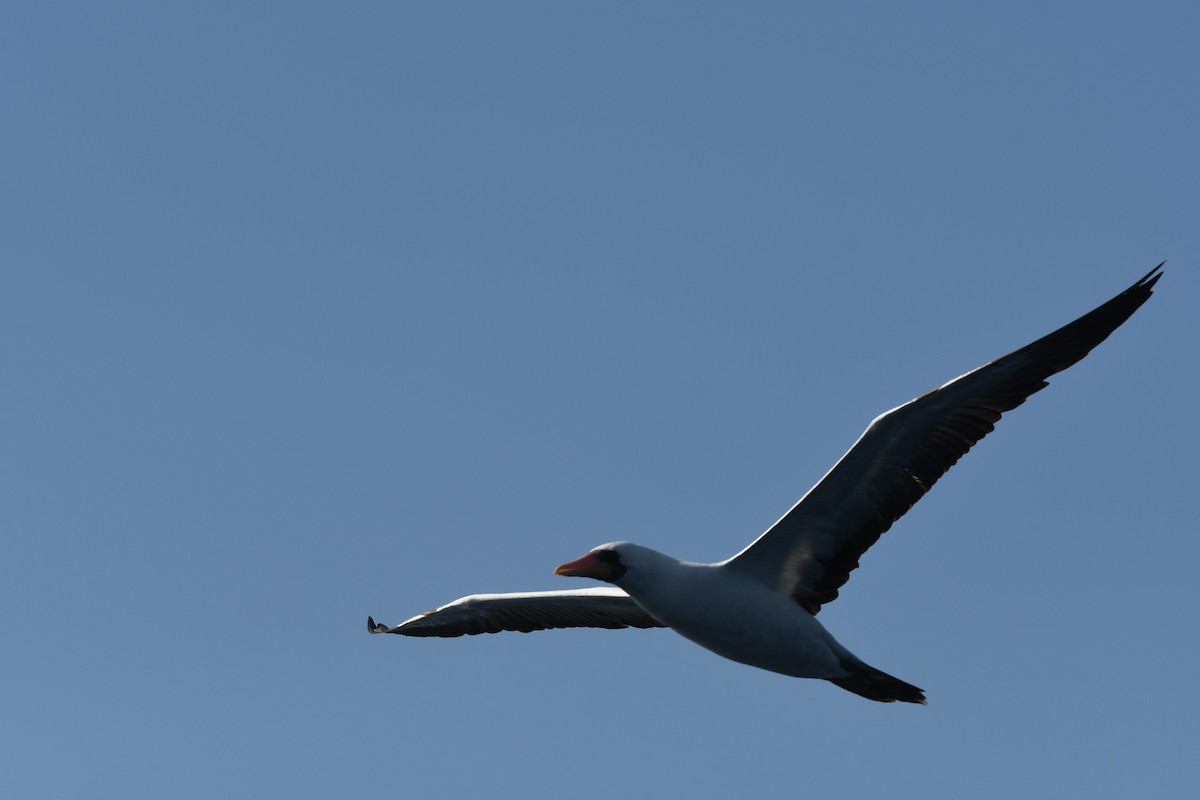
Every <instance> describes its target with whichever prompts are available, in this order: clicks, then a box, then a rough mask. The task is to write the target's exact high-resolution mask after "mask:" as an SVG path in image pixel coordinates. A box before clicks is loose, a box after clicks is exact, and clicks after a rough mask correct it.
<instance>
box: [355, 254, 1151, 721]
mask: <svg viewBox="0 0 1200 800" xmlns="http://www.w3.org/2000/svg"><path fill="white" fill-rule="evenodd" d="M1163 263H1164V264H1165V263H1166V262H1163ZM1162 266H1163V265H1162V264H1159V265H1158V266H1157V267H1155V268H1154V269H1153V270H1151V271H1150V272H1149V273H1147V274H1146V276H1145V277H1143V278H1142V279H1141V280H1139V281H1138V282H1137V283H1135V284H1134V285H1133V286H1131V287H1129V288H1128V289H1126V290H1125V291H1124V292H1122V293H1121V294H1119V295H1117V296H1116V297H1114V298H1113V299H1112V300H1109V301H1108V302H1107V303H1105V304H1104V305H1102V306H1100V307H1099V308H1097V309H1095V310H1094V311H1091V312H1090V313H1088V314H1085V315H1084V316H1082V317H1080V318H1079V319H1077V320H1075V321H1074V322H1072V323H1070V324H1069V325H1066V326H1064V327H1062V328H1059V329H1058V330H1056V331H1055V332H1054V333H1051V334H1050V335H1048V336H1045V337H1043V338H1041V339H1038V340H1037V341H1036V342H1033V343H1032V344H1029V345H1026V346H1025V347H1022V348H1021V349H1020V350H1017V351H1015V352H1012V353H1009V354H1008V355H1006V356H1003V357H1002V358H998V359H996V360H995V361H991V362H988V363H987V364H984V365H983V366H981V367H978V368H976V369H973V370H971V371H970V372H967V373H965V374H963V375H960V376H959V377H957V378H955V379H954V380H952V381H950V382H949V383H946V384H944V385H942V386H939V387H938V388H936V389H934V390H933V391H930V392H927V393H926V394H923V395H921V396H920V397H918V398H916V399H915V400H911V401H909V402H907V403H905V404H904V405H901V406H898V407H896V408H893V409H892V410H891V411H888V412H886V413H884V414H882V415H880V416H878V417H876V418H875V419H874V420H873V421H872V422H871V424H870V425H868V426H867V429H866V431H865V432H864V433H863V434H862V436H860V437H859V438H858V441H857V442H855V443H854V446H853V447H851V448H850V450H849V452H847V453H846V454H845V455H844V456H842V458H841V460H840V461H838V462H837V464H835V465H834V467H833V469H831V470H830V471H829V472H828V473H827V474H826V475H825V477H823V478H822V479H821V480H820V481H819V482H818V483H817V485H816V486H814V487H813V488H812V489H810V490H809V491H808V493H807V494H806V495H804V497H802V498H801V499H800V500H799V502H797V503H796V504H795V505H794V506H792V508H791V509H790V510H789V511H788V512H787V513H786V514H784V515H783V517H782V518H780V520H779V521H778V522H776V523H775V524H774V525H772V526H771V527H770V528H769V529H768V530H767V531H766V532H765V533H764V534H762V535H761V536H759V537H758V538H757V539H756V540H754V541H753V542H752V543H751V544H750V545H749V546H748V547H746V548H745V549H744V550H742V551H741V552H740V553H738V554H737V555H735V556H733V557H731V558H729V559H726V560H725V561H719V562H717V563H715V564H702V563H695V562H691V561H680V560H678V559H675V558H673V557H671V556H668V555H665V554H663V553H659V552H657V551H654V550H651V549H650V548H648V547H643V546H641V545H637V544H633V543H631V542H613V543H610V544H603V545H600V546H599V547H596V548H594V549H593V550H591V551H590V552H588V553H587V554H585V555H584V556H582V557H581V558H578V559H576V560H574V561H570V562H568V563H566V564H563V565H561V566H560V567H558V568H557V569H556V570H555V573H556V574H558V575H567V576H575V577H582V578H595V579H597V580H600V581H605V582H607V583H609V584H612V586H605V587H597V588H589V589H575V590H567V591H555V592H518V593H509V594H476V595H470V596H469V597H463V598H460V599H458V600H455V601H454V602H452V603H449V604H448V605H444V606H441V607H440V608H437V609H434V610H433V611H427V612H425V613H424V614H418V615H417V616H415V617H412V618H411V619H408V620H406V621H404V622H402V623H400V624H399V625H397V626H395V627H388V626H387V625H382V624H379V623H377V622H375V620H374V619H372V618H370V617H368V618H367V630H369V631H370V632H371V633H397V634H402V635H405V636H443V637H446V636H462V635H464V634H476V633H496V632H499V631H524V632H528V631H536V630H545V629H548V628H673V629H674V630H675V631H676V632H678V633H679V634H681V635H683V636H685V637H686V638H688V639H690V640H692V641H693V642H695V643H696V644H698V645H700V646H701V647H705V648H707V649H709V650H711V651H713V652H714V653H717V654H718V655H722V656H725V657H726V658H729V659H732V660H734V661H738V662H741V663H743V664H749V665H751V666H754V667H760V668H762V669H765V670H770V671H772V672H779V673H782V674H784V675H791V676H794V677H797V678H823V679H825V680H828V681H830V682H832V683H834V684H836V685H837V686H840V687H841V688H843V689H846V690H848V691H851V692H854V693H855V694H858V695H861V696H863V697H866V698H868V699H871V700H878V701H882V702H894V701H897V700H899V701H901V702H905V703H922V704H923V703H925V693H924V691H923V690H921V689H919V688H917V687H916V686H913V685H912V684H910V683H906V682H904V681H902V680H900V679H899V678H894V677H892V676H891V675H888V674H887V673H885V672H881V671H880V670H877V669H875V668H874V667H871V666H868V665H867V664H866V663H864V662H863V661H862V660H861V659H859V658H858V657H857V656H855V655H854V654H853V653H851V652H850V651H849V650H847V649H846V648H845V647H844V646H842V645H841V644H840V643H839V642H838V641H837V640H836V639H834V638H833V636H832V635H831V634H830V633H829V632H828V631H827V630H826V629H825V627H824V626H823V625H822V624H821V623H820V622H819V621H818V620H817V616H816V615H817V612H819V611H820V610H821V606H823V605H824V604H825V603H828V602H830V601H832V600H834V599H836V598H837V596H838V591H839V590H840V589H841V587H842V586H843V584H845V583H846V581H847V580H849V577H850V573H851V572H852V571H853V570H854V569H856V568H857V567H858V560H859V558H861V557H862V555H863V553H865V552H866V551H867V549H868V548H869V547H870V546H871V545H873V544H874V543H875V542H876V540H878V539H879V537H880V536H881V535H882V534H883V533H884V532H885V531H887V530H888V528H890V527H891V526H892V523H894V522H895V521H896V520H897V519H899V518H900V517H901V516H903V515H904V513H905V512H906V511H908V510H909V509H910V508H912V506H913V504H914V503H916V502H917V501H918V500H920V499H921V498H922V497H923V496H924V495H925V493H926V492H928V491H929V490H930V488H932V487H933V484H934V483H935V482H936V481H937V479H938V478H940V477H941V476H942V475H943V474H945V472H946V470H948V469H950V467H952V466H953V465H954V463H955V462H956V461H958V459H959V458H960V457H961V456H962V455H963V454H964V453H966V452H967V451H968V450H969V449H971V446H972V445H974V444H975V443H976V442H978V441H979V440H980V439H982V438H983V437H984V436H986V435H987V434H988V433H990V432H991V431H992V429H993V427H994V425H995V423H996V422H997V421H998V420H999V419H1000V416H1001V415H1002V414H1003V413H1004V412H1006V411H1011V410H1012V409H1014V408H1016V407H1017V406H1019V405H1021V404H1022V403H1024V402H1025V400H1026V398H1028V397H1029V396H1030V395H1032V394H1033V393H1034V392H1037V391H1039V390H1041V389H1043V388H1045V387H1046V386H1047V385H1048V384H1047V382H1046V379H1047V378H1048V377H1050V376H1051V375H1054V374H1055V373H1057V372H1061V371H1062V370H1065V369H1066V368H1067V367H1069V366H1071V365H1072V364H1074V363H1075V362H1077V361H1079V360H1080V359H1082V358H1083V357H1084V356H1086V355H1087V354H1088V353H1089V352H1090V351H1091V350H1092V348H1094V347H1095V346H1096V345H1098V344H1100V343H1101V342H1102V341H1104V340H1105V339H1106V338H1108V335H1109V334H1110V333H1112V332H1113V331H1114V330H1116V329H1117V328H1118V327H1119V326H1120V325H1121V324H1122V323H1124V322H1125V320H1127V319H1129V317H1130V316H1131V315H1132V314H1133V312H1135V311H1137V309H1138V308H1139V307H1140V306H1141V305H1142V304H1143V303H1145V302H1146V300H1148V299H1149V298H1150V294H1151V290H1152V289H1153V288H1154V285H1155V284H1156V283H1157V282H1158V279H1159V278H1161V277H1162V272H1161V269H1162Z"/></svg>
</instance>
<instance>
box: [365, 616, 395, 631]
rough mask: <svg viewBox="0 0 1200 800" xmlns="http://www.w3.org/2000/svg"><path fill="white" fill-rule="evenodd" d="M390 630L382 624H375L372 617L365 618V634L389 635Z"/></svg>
mask: <svg viewBox="0 0 1200 800" xmlns="http://www.w3.org/2000/svg"><path fill="white" fill-rule="evenodd" d="M391 632H392V629H391V628H389V627H388V626H387V625H384V624H383V623H382V622H376V621H375V618H374V617H367V633H391Z"/></svg>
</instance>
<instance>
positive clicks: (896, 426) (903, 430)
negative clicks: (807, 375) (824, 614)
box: [728, 264, 1162, 614]
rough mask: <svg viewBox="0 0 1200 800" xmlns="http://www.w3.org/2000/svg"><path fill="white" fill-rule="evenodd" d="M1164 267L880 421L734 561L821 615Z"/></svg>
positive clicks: (1122, 315)
mask: <svg viewBox="0 0 1200 800" xmlns="http://www.w3.org/2000/svg"><path fill="white" fill-rule="evenodd" d="M1161 267H1162V264H1159V265H1158V267H1155V268H1154V269H1153V270H1152V271H1151V272H1150V273H1149V274H1147V275H1146V276H1145V277H1144V278H1142V279H1141V280H1140V281H1138V282H1137V283H1135V284H1134V285H1133V286H1131V287H1130V288H1129V289H1127V290H1126V291H1124V292H1122V293H1121V294H1119V295H1117V296H1116V297H1114V298H1113V299H1112V300H1110V301H1108V302H1107V303H1105V304H1104V305H1102V306H1100V307H1099V308H1097V309H1095V310H1094V311H1092V312H1090V313H1088V314H1085V315H1084V316H1082V317H1080V318H1079V319H1077V320H1075V321H1074V322H1072V323H1070V324H1069V325H1066V326H1065V327H1063V328H1060V329H1058V330H1057V331H1055V332H1054V333H1051V334H1050V335H1048V336H1045V337H1043V338H1041V339H1039V340H1037V341H1036V342H1033V343H1032V344H1030V345H1027V346H1025V347H1023V348H1021V349H1020V350H1017V351H1015V352H1013V353H1010V354H1008V355H1006V356H1004V357H1002V358H999V359H996V360H995V361H992V362H989V363H987V364H984V365H983V366H981V367H979V368H977V369H974V370H972V371H971V372H968V373H966V374H965V375H962V376H960V377H958V378H955V379H954V380H952V381H950V382H949V383H947V384H945V385H944V386H941V387H939V388H937V389H935V390H933V391H931V392H929V393H927V394H924V395H922V396H921V397H918V398H917V399H915V400H913V401H911V402H909V403H905V404H904V405H902V406H900V407H898V408H894V409H892V410H891V411H889V412H887V413H886V414H883V415H881V416H880V417H878V418H876V419H875V420H874V421H873V422H872V423H871V425H870V426H869V427H868V428H867V430H866V432H865V433H863V435H862V436H861V437H860V438H859V440H858V441H857V442H856V443H855V444H854V446H853V447H852V448H851V449H850V451H849V452H848V453H846V455H845V456H843V457H842V459H841V460H840V461H839V462H838V463H837V464H836V465H835V466H834V468H833V469H832V470H830V471H829V473H828V474H826V475H825V477H824V478H822V479H821V481H820V482H819V483H818V484H817V485H816V486H814V487H813V488H812V490H810V491H809V493H808V494H806V495H805V496H804V497H803V498H802V499H801V500H800V502H798V503H797V504H796V505H795V506H793V507H792V509H791V510H790V511H788V513H787V514H785V515H784V516H783V518H782V519H780V520H779V521H778V522H777V523H775V524H774V525H773V526H772V527H771V528H770V529H769V530H768V531H767V532H766V533H764V534H763V535H762V536H760V537H759V538H758V539H757V540H756V541H755V542H754V543H753V544H751V545H750V546H749V547H747V548H746V549H745V550H743V551H742V552H741V553H739V554H738V555H737V556H735V557H734V558H732V559H730V561H729V562H728V563H729V565H730V566H731V567H732V568H734V569H740V570H747V571H749V572H751V573H753V574H754V576H755V577H756V578H757V579H759V580H761V581H764V582H767V583H770V584H771V585H773V586H775V587H776V588H777V589H778V590H780V591H783V592H786V593H789V594H791V595H792V597H794V598H795V599H796V601H797V602H798V603H800V604H801V605H802V606H804V608H806V609H807V610H808V611H810V612H811V613H813V614H816V613H817V612H818V611H819V610H820V608H821V605H822V604H823V603H828V602H829V601H831V600H833V599H834V598H836V597H837V596H838V589H839V588H840V587H841V586H842V585H843V584H845V583H846V581H847V580H848V579H849V577H850V572H851V571H853V570H854V569H855V568H857V567H858V560H859V558H860V556H862V554H863V553H864V552H866V550H867V548H869V547H870V546H871V545H873V544H874V543H875V542H876V541H877V540H878V539H879V537H880V536H881V535H882V534H883V533H884V532H885V531H887V530H888V528H890V527H891V526H892V523H893V522H895V521H896V520H897V519H899V518H900V517H901V516H902V515H903V514H904V513H905V512H906V511H908V509H910V508H912V506H913V504H915V503H916V502H917V501H918V500H920V499H921V497H923V496H924V495H925V493H926V492H928V491H929V489H930V488H932V486H933V484H934V483H935V482H936V481H937V480H938V478H940V477H941V476H942V475H943V474H945V472H946V471H947V470H948V469H950V467H951V466H953V465H954V463H955V462H957V461H958V459H959V458H961V457H962V455H963V454H964V453H966V452H967V451H968V450H969V449H970V448H971V447H972V446H973V445H974V444H975V443H976V442H977V441H979V440H980V439H982V438H983V437H984V436H986V435H987V434H988V433H990V432H991V431H992V429H993V426H994V425H995V423H996V422H997V421H998V420H999V419H1000V416H1001V414H1003V413H1004V412H1006V411H1010V410H1012V409H1014V408H1016V407H1017V406H1019V405H1021V404H1022V403H1024V402H1025V400H1026V399H1027V398H1028V397H1029V396H1030V395H1032V394H1033V393H1034V392H1037V391H1039V390H1041V389H1042V388H1044V387H1045V386H1047V383H1046V379H1047V378H1048V377H1050V376H1051V375H1053V374H1055V373H1057V372H1061V371H1062V370H1064V369H1066V368H1067V367H1069V366H1071V365H1072V364H1074V363H1076V362H1077V361H1079V360H1080V359H1082V358H1083V357H1084V356H1086V355H1087V354H1088V352H1089V351H1091V350H1092V348H1094V347H1095V346H1096V345H1098V344H1100V343H1101V342H1102V341H1104V340H1105V339H1106V338H1108V335H1109V334H1111V333H1112V332H1113V331H1114V330H1116V329H1117V328H1118V327H1119V326H1120V325H1121V324H1122V323H1123V322H1125V320H1127V319H1129V317H1130V316H1131V315H1132V314H1133V312H1134V311H1136V310H1137V309H1138V308H1139V307H1140V306H1141V305H1142V304H1143V303H1144V302H1146V300H1147V299H1149V297H1150V294H1151V290H1152V289H1153V287H1154V284H1155V283H1156V282H1157V281H1158V279H1159V278H1160V277H1162V273H1161V272H1159V270H1160V269H1161Z"/></svg>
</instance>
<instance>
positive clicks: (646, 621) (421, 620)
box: [367, 586, 666, 636]
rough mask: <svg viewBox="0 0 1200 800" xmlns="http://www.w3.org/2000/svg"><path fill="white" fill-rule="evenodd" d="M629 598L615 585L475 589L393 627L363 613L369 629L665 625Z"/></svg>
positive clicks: (418, 631)
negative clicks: (489, 591) (497, 590)
mask: <svg viewBox="0 0 1200 800" xmlns="http://www.w3.org/2000/svg"><path fill="white" fill-rule="evenodd" d="M664 627H666V626H665V625H663V624H662V623H661V622H659V621H658V620H656V619H655V618H654V617H652V616H650V615H649V614H647V613H646V612H645V611H644V610H642V607H641V606H639V605H638V604H637V603H636V602H635V601H634V599H633V598H632V597H630V596H629V595H627V594H625V592H623V591H621V590H620V589H617V588H615V587H608V586H604V587H599V588H594V589H572V590H566V591H559V592H514V593H511V594H473V595H470V596H468V597H462V598H459V599H458V600H455V601H454V602H453V603H449V604H448V605H444V606H442V607H441V608H436V609H434V610H433V611H426V612H425V613H424V614H418V615H417V616H415V617H412V618H411V619H407V620H405V621H404V622H401V623H400V624H399V625H397V626H396V627H394V628H389V627H388V626H387V625H382V624H380V623H378V622H376V621H375V620H374V619H372V618H371V617H367V630H368V631H369V632H371V633H399V634H403V635H405V636H463V635H471V634H476V633H499V632H500V631H521V632H522V633H528V632H530V631H541V630H546V629H547V628H664Z"/></svg>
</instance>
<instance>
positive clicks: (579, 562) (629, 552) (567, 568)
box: [554, 542, 642, 586]
mask: <svg viewBox="0 0 1200 800" xmlns="http://www.w3.org/2000/svg"><path fill="white" fill-rule="evenodd" d="M641 549H642V548H639V547H638V546H637V545H635V544H630V543H629V542H610V543H609V544H602V545H600V546H599V547H594V548H592V549H591V550H589V551H588V552H587V553H586V554H585V555H584V556H583V557H582V558H577V559H575V560H574V561H568V562H567V563H566V564H563V565H561V566H559V567H558V568H557V569H556V570H554V574H555V575H566V576H568V577H572V578H595V579H596V580H600V581H607V582H608V583H614V584H617V585H618V586H619V585H620V584H621V579H622V578H624V577H625V573H626V572H627V571H628V570H629V568H630V567H631V566H634V565H635V563H636V562H637V560H638V559H637V552H638V551H639V550H641Z"/></svg>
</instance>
